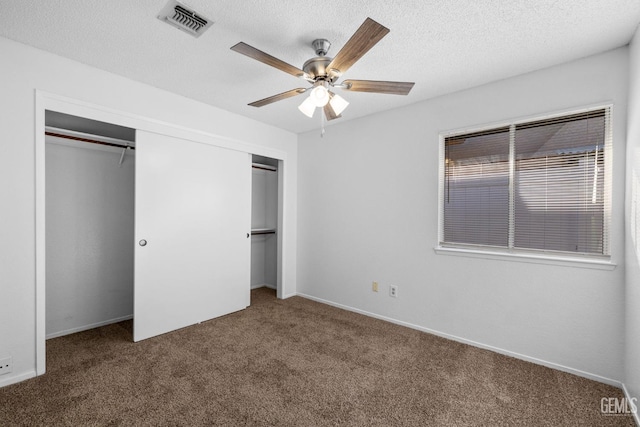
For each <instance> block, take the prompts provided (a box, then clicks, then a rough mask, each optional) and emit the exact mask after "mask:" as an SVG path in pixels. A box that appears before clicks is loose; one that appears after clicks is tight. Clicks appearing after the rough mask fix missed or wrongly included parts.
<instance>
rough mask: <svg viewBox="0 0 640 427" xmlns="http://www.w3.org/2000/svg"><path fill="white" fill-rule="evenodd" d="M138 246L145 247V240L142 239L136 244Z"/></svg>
mask: <svg viewBox="0 0 640 427" xmlns="http://www.w3.org/2000/svg"><path fill="white" fill-rule="evenodd" d="M138 244H139V245H140V246H147V241H146V240H144V239H142V240H140V241H139V242H138Z"/></svg>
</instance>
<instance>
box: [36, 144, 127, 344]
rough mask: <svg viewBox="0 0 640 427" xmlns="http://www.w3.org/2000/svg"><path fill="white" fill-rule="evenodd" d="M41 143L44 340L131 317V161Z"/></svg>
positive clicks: (111, 153) (108, 150) (102, 149)
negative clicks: (43, 164) (43, 160)
mask: <svg viewBox="0 0 640 427" xmlns="http://www.w3.org/2000/svg"><path fill="white" fill-rule="evenodd" d="M46 140H47V144H46V166H47V167H46V180H47V185H46V210H47V214H46V228H47V230H46V257H47V260H46V281H47V282H46V283H47V286H46V334H47V337H54V336H61V335H66V334H68V333H72V332H77V331H79V330H83V329H89V328H91V327H96V326H98V325H103V324H108V323H113V322H115V321H118V320H122V319H123V318H128V317H131V316H132V315H133V237H134V225H135V221H134V189H135V182H134V173H135V167H134V166H135V157H134V155H133V154H127V155H126V156H125V157H124V159H123V162H122V164H119V160H120V155H121V151H122V150H119V149H117V148H113V147H106V146H103V145H96V144H88V143H86V142H67V141H68V140H66V141H65V140H61V139H60V138H56V137H47V138H46ZM128 153H133V152H132V151H128Z"/></svg>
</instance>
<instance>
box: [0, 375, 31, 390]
mask: <svg viewBox="0 0 640 427" xmlns="http://www.w3.org/2000/svg"><path fill="white" fill-rule="evenodd" d="M7 375H8V374H7ZM3 376H4V375H3ZM35 376H36V371H29V372H25V373H24V374H20V375H14V376H10V377H9V378H7V379H2V380H0V388H2V387H6V386H8V385H11V384H16V383H19V382H22V381H26V380H29V379H31V378H35Z"/></svg>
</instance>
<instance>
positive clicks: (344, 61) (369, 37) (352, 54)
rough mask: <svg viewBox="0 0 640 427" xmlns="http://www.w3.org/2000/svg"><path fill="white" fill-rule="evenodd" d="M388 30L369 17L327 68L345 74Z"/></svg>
mask: <svg viewBox="0 0 640 427" xmlns="http://www.w3.org/2000/svg"><path fill="white" fill-rule="evenodd" d="M388 32H389V29H388V28H387V27H385V26H383V25H380V24H378V23H377V22H376V21H374V20H373V19H371V18H367V19H366V20H365V21H364V22H363V23H362V25H360V28H358V29H357V30H356V32H355V33H354V34H353V35H352V36H351V38H350V39H349V41H348V42H347V43H346V44H345V45H344V46H343V47H342V49H340V52H338V54H337V55H336V56H335V57H334V58H333V60H332V61H331V62H330V63H329V65H328V66H327V67H326V69H327V70H329V71H330V72H331V70H332V69H333V70H338V71H339V73H340V74H344V73H345V72H346V71H347V70H348V69H349V68H351V66H352V65H353V64H355V63H356V61H357V60H358V59H360V58H361V57H362V56H363V55H364V54H365V53H367V52H368V51H369V49H371V48H372V47H373V46H375V45H376V43H378V42H379V41H380V40H381V39H382V38H383V37H384V36H386V35H387V33H388ZM334 73H335V72H334Z"/></svg>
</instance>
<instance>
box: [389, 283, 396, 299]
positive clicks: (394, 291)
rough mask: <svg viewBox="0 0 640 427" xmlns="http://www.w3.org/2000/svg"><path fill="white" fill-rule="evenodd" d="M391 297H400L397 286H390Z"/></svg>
mask: <svg viewBox="0 0 640 427" xmlns="http://www.w3.org/2000/svg"><path fill="white" fill-rule="evenodd" d="M389 296H390V297H394V298H397V297H398V287H397V286H396V285H389Z"/></svg>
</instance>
